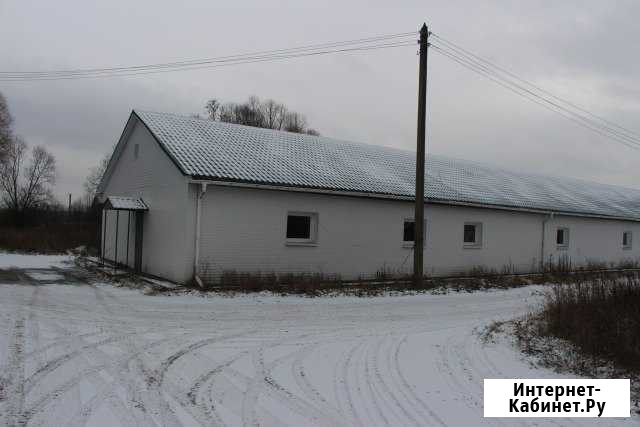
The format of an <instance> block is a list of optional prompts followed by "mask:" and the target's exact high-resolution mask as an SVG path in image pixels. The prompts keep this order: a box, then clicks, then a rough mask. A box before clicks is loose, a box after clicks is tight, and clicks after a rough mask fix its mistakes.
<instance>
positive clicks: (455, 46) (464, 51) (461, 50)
mask: <svg viewBox="0 0 640 427" xmlns="http://www.w3.org/2000/svg"><path fill="white" fill-rule="evenodd" d="M433 36H434V37H435V38H436V39H438V41H439V42H441V43H443V44H445V45H447V46H448V47H449V48H450V49H453V50H455V51H458V52H459V53H461V54H463V55H466V56H470V57H473V58H475V59H476V60H478V61H480V62H483V63H484V64H487V65H488V66H490V67H492V68H494V69H496V70H498V71H500V72H502V73H504V74H506V75H508V76H510V77H512V78H514V79H516V80H518V81H520V82H522V83H524V84H526V85H527V86H529V87H532V88H534V89H536V90H538V91H540V92H542V93H544V94H546V95H548V96H550V97H552V98H553V99H555V100H557V101H560V102H562V103H564V104H566V105H568V106H570V107H572V108H575V109H576V110H578V111H581V112H583V113H585V114H587V115H589V116H590V117H592V118H594V119H596V120H599V121H601V122H603V123H606V124H608V125H610V126H613V127H615V128H618V129H619V130H620V131H622V132H623V133H628V134H629V135H631V136H635V137H640V133H638V132H634V131H632V130H630V129H627V128H625V127H623V126H620V125H619V124H617V123H614V122H612V121H610V120H607V119H606V118H604V117H602V116H599V115H597V114H594V113H592V112H591V111H589V110H587V109H585V108H582V107H580V106H578V105H576V104H575V103H573V102H571V101H569V100H567V99H565V98H561V97H559V96H557V95H555V94H554V93H552V92H549V91H548V90H546V89H544V88H542V87H540V86H538V85H536V84H534V83H532V82H530V81H528V80H525V79H524V78H522V77H520V76H518V75H516V74H515V73H513V72H511V71H509V70H507V69H506V68H504V67H501V66H499V65H497V64H496V63H494V62H491V61H489V60H488V59H486V58H483V57H481V56H479V55H476V54H474V53H473V52H470V51H469V50H467V49H464V48H463V47H461V46H460V45H458V44H455V43H453V42H452V41H449V40H447V39H445V38H444V37H442V36H440V35H438V34H433Z"/></svg>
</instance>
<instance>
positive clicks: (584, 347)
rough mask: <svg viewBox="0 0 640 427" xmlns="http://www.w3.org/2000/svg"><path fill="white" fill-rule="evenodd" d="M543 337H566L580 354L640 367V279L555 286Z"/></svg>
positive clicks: (542, 325) (630, 277)
mask: <svg viewBox="0 0 640 427" xmlns="http://www.w3.org/2000/svg"><path fill="white" fill-rule="evenodd" d="M539 325H540V326H539V329H540V330H539V333H540V335H543V336H553V337H557V338H562V339H565V340H568V341H570V342H571V343H573V344H574V345H575V346H576V347H577V348H578V349H579V350H580V351H581V352H582V353H584V354H585V355H588V356H593V357H602V358H605V359H608V360H611V361H613V362H614V363H616V364H617V365H618V366H620V367H622V368H625V369H632V370H638V369H640V280H639V279H638V276H637V275H627V276H623V277H618V278H615V279H614V278H598V279H595V280H592V281H589V282H578V283H574V284H570V285H557V286H555V287H554V288H553V290H552V291H551V292H550V293H549V294H548V295H547V297H546V300H545V303H544V308H543V311H542V313H541V322H540V323H539Z"/></svg>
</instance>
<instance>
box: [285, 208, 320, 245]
mask: <svg viewBox="0 0 640 427" xmlns="http://www.w3.org/2000/svg"><path fill="white" fill-rule="evenodd" d="M290 216H305V217H309V218H310V221H309V238H308V239H298V238H289V237H287V227H288V223H289V217H290ZM284 238H285V245H287V246H316V245H317V244H318V213H317V212H301V211H287V214H286V215H285V217H284Z"/></svg>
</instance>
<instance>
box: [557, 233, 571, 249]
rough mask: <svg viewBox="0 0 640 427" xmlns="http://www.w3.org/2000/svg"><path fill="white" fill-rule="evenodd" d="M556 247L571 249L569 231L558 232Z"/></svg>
mask: <svg viewBox="0 0 640 427" xmlns="http://www.w3.org/2000/svg"><path fill="white" fill-rule="evenodd" d="M556 245H558V248H561V249H566V248H568V247H569V229H568V228H558V229H557V230H556Z"/></svg>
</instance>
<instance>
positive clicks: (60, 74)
mask: <svg viewBox="0 0 640 427" xmlns="http://www.w3.org/2000/svg"><path fill="white" fill-rule="evenodd" d="M414 36H415V32H411V33H398V34H391V35H385V36H375V37H368V38H362V39H354V40H346V41H339V42H331V43H321V44H314V45H307V46H299V47H294V48H287V49H273V50H265V51H259V52H253V53H247V54H236V55H227V56H220V57H214V58H205V59H194V60H187V61H178V62H168V63H159V64H147V65H135V66H129V67H110V68H85V69H75V70H53V71H24V72H17V71H0V81H30V80H69V79H79V78H99V77H115V76H132V75H141V74H155V73H163V72H174V71H183V70H197V69H204V68H217V67H219V66H229V65H238V64H247V63H253V62H264V61H272V60H282V59H291V58H298V57H304V56H315V55H326V54H332V53H345V52H353V51H366V50H374V49H384V48H393V47H402V46H410V45H415V43H416V41H415V37H414Z"/></svg>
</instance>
